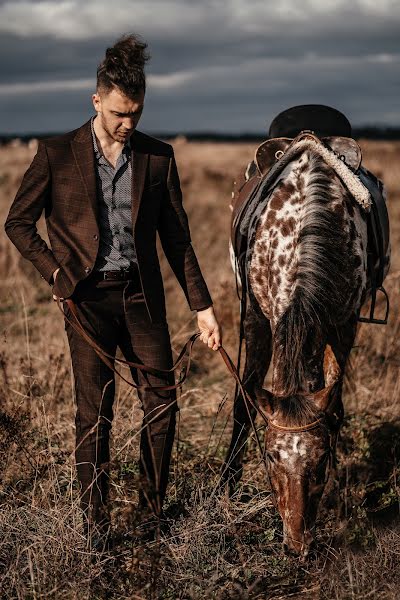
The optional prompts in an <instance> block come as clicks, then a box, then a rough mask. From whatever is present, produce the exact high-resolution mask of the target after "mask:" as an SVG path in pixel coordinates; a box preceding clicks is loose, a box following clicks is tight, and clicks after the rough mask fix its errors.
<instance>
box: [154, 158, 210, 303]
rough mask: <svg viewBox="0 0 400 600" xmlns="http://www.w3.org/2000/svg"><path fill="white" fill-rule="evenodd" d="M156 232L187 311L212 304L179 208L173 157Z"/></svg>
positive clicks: (187, 228)
mask: <svg viewBox="0 0 400 600" xmlns="http://www.w3.org/2000/svg"><path fill="white" fill-rule="evenodd" d="M158 232H159V235H160V240H161V245H162V247H163V250H164V253H165V255H166V257H167V260H168V262H169V264H170V265H171V268H172V270H173V272H174V273H175V276H176V278H177V279H178V281H179V283H180V285H181V287H182V289H183V291H184V293H185V296H186V298H187V301H188V303H189V306H190V308H191V310H203V309H205V308H208V307H209V306H211V305H212V300H211V296H210V294H209V292H208V289H207V285H206V282H205V281H204V278H203V276H202V274H201V271H200V267H199V264H198V262H197V258H196V255H195V253H194V250H193V247H192V244H191V239H190V231H189V223H188V218H187V215H186V212H185V210H184V208H183V205H182V192H181V186H180V182H179V175H178V170H177V167H176V162H175V157H174V155H173V154H172V156H171V158H170V163H169V169H168V178H167V190H166V193H165V195H164V197H163V200H162V206H161V211H160V218H159V223H158Z"/></svg>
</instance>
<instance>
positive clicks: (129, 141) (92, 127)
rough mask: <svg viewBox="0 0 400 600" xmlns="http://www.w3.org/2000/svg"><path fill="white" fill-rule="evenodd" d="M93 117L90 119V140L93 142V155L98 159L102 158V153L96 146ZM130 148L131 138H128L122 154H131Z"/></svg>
mask: <svg viewBox="0 0 400 600" xmlns="http://www.w3.org/2000/svg"><path fill="white" fill-rule="evenodd" d="M94 119H95V117H92V118H91V119H90V129H91V131H92V140H93V148H94V153H95V155H96V158H97V159H99V158H101V157H102V156H103V153H102V152H101V150H100V148H99V146H98V144H97V138H96V134H95V132H94V125H93V122H94ZM131 150H132V147H131V138H128V139H127V140H126V142H125V144H124V147H123V148H122V152H123V153H124V154H126V155H129V154H130V153H131Z"/></svg>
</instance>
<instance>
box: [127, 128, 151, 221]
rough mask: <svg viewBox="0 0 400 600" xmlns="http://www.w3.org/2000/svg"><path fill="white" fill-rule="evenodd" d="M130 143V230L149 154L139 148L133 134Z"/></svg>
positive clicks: (138, 206)
mask: <svg viewBox="0 0 400 600" xmlns="http://www.w3.org/2000/svg"><path fill="white" fill-rule="evenodd" d="M131 143H132V230H133V231H134V230H135V225H136V221H137V216H138V213H139V208H140V202H141V200H142V194H143V186H144V181H145V178H146V171H147V164H148V162H149V155H148V153H147V152H145V150H144V149H142V148H141V145H140V143H139V141H138V138H137V136H135V134H134V135H133V136H132V138H131Z"/></svg>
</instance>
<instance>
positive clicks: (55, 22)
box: [0, 0, 400, 132]
mask: <svg viewBox="0 0 400 600" xmlns="http://www.w3.org/2000/svg"><path fill="white" fill-rule="evenodd" d="M299 4H301V6H299ZM399 13H400V9H399V5H398V3H397V2H396V3H395V2H391V1H390V0H381V2H380V4H379V5H378V4H377V3H373V2H372V1H371V0H363V1H361V0H359V1H358V2H353V3H352V4H351V6H350V7H348V6H346V3H345V2H344V1H341V0H326V2H325V3H324V4H319V3H317V2H316V0H315V1H314V0H305V1H304V2H302V3H298V2H295V0H285V2H266V1H265V0H264V1H263V2H261V1H259V0H252V1H247V2H245V0H231V1H230V2H223V3H221V2H212V1H207V2H187V1H186V2H183V1H178V0H177V1H175V2H174V1H167V2H165V1H161V0H159V1H156V0H152V1H150V2H149V1H148V0H147V2H144V1H137V2H131V1H128V0H116V1H114V2H108V1H105V0H97V1H96V2H94V1H93V0H87V1H86V2H85V3H84V4H79V3H78V2H77V1H76V0H59V1H58V2H57V3H56V2H55V1H53V0H47V1H36V2H32V1H30V2H27V1H26V0H19V1H18V2H15V1H14V2H12V3H11V2H5V1H4V0H0V31H1V32H2V35H1V38H0V82H1V83H0V131H24V130H27V129H29V130H30V131H32V130H37V131H40V130H55V131H56V130H64V129H68V128H71V127H74V126H77V125H78V124H79V123H80V122H81V121H82V120H83V119H84V118H85V117H86V116H87V115H88V114H90V93H91V91H92V89H93V85H94V74H95V70H96V67H97V64H98V62H99V61H100V60H101V57H102V55H103V54H104V49H105V47H106V46H107V45H109V44H110V43H112V42H113V40H114V39H115V38H116V37H118V35H120V34H121V33H124V32H126V31H130V30H134V31H138V32H140V33H141V34H142V35H143V37H144V38H145V39H146V40H147V41H148V42H149V45H150V49H151V54H152V60H151V63H150V64H149V67H148V73H149V94H148V95H147V105H146V113H145V116H144V117H143V127H146V129H147V130H154V131H156V130H157V131H174V130H181V131H188V130H214V129H217V130H219V131H234V132H237V131H245V130H253V131H256V130H260V129H264V128H265V122H266V121H268V120H270V119H271V118H272V117H273V116H274V114H275V113H276V112H277V111H279V110H281V109H283V108H286V107H287V106H290V105H294V104H298V103H301V102H324V103H327V104H332V105H335V106H337V107H338V108H340V109H342V110H344V111H345V112H346V111H347V113H348V116H349V117H350V118H351V119H352V120H353V122H355V123H386V124H393V125H399V124H400V111H399V109H398V108H397V106H396V104H395V98H397V96H398V93H399V89H398V84H397V83H396V82H397V81H400V78H399V65H400V58H399V55H398V53H399V44H398V32H399V21H400V18H399ZM63 82H65V84H64V83H63Z"/></svg>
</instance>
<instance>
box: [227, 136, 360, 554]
mask: <svg viewBox="0 0 400 600" xmlns="http://www.w3.org/2000/svg"><path fill="white" fill-rule="evenodd" d="M327 139H328V138H326V140H327ZM326 140H325V142H324V140H321V139H320V138H319V137H318V136H315V135H313V134H312V133H310V132H308V131H307V132H301V133H300V134H299V135H298V136H297V137H296V138H295V139H294V140H292V139H290V140H286V141H283V142H282V139H280V140H270V142H271V143H270V147H269V149H268V148H267V149H265V148H264V150H263V152H264V154H262V153H260V152H258V153H256V158H255V161H254V162H253V164H251V165H250V171H251V169H253V170H254V169H255V166H257V167H258V168H259V169H258V170H259V173H258V175H259V182H258V184H257V190H256V195H255V196H254V193H253V201H252V202H249V203H247V213H248V214H247V217H248V218H250V224H249V223H248V240H247V250H246V253H245V262H244V267H243V268H242V273H241V274H242V278H243V279H245V280H246V282H242V283H243V284H244V283H246V286H245V290H246V291H247V294H248V301H247V308H246V315H245V318H244V322H243V332H244V341H245V349H246V360H245V365H244V371H243V376H242V380H243V382H244V390H242V392H240V393H238V394H237V395H236V398H235V402H234V411H233V412H234V424H233V431H232V438H231V443H230V446H229V449H228V453H227V456H226V459H225V462H224V465H223V468H222V482H223V484H228V486H229V490H230V493H231V494H232V493H233V491H234V490H235V487H236V484H237V483H238V482H239V481H240V478H241V476H242V470H243V456H244V451H245V445H246V440H247V438H248V436H249V433H250V429H251V427H254V424H253V420H254V418H255V415H256V412H257V411H258V412H260V413H261V414H262V416H263V418H264V420H265V421H266V423H267V427H266V433H265V449H266V453H265V457H264V458H265V462H266V467H267V470H268V477H269V481H270V485H271V488H272V493H273V497H274V499H275V503H276V506H277V509H278V511H279V513H280V516H281V519H282V521H283V546H284V549H285V551H286V552H287V553H294V554H296V555H300V556H302V557H303V558H306V557H307V555H308V554H309V552H310V549H311V547H312V545H313V543H314V541H315V524H316V518H317V511H318V506H319V503H320V499H321V497H322V494H323V491H324V487H325V484H326V482H327V478H328V476H329V467H330V465H332V463H333V459H334V453H335V445H336V439H337V435H338V432H339V430H340V426H341V424H342V421H343V415H344V411H343V402H342V388H343V378H344V375H345V371H346V364H347V363H348V358H349V354H350V351H351V348H352V346H353V343H354V339H355V335H356V330H357V322H358V318H359V314H360V309H361V307H362V305H363V303H364V302H365V300H366V298H367V295H368V289H369V282H368V269H367V258H368V257H367V253H368V249H367V246H368V228H367V214H368V211H369V210H370V195H369V193H368V190H366V188H365V187H364V186H363V185H362V184H361V182H360V179H359V178H358V177H357V176H356V175H355V173H354V171H355V169H354V168H351V167H349V165H348V164H346V160H347V162H348V163H350V162H351V160H354V153H353V155H352V158H351V157H350V156H349V155H347V156H346V152H345V153H344V155H340V154H339V152H337V151H335V149H334V148H333V147H332V144H330V145H329V144H328V143H327V142H326ZM352 141H354V140H352ZM282 143H283V144H284V145H285V147H284V148H282ZM354 143H355V142H354ZM267 144H268V142H267ZM356 145H357V144H356ZM271 148H272V151H273V155H272V157H271ZM277 148H278V149H277ZM353 149H354V148H353ZM336 150H337V149H336ZM271 158H272V162H274V160H275V165H273V166H272V168H271ZM262 160H264V163H263V164H262ZM357 160H358V159H357ZM360 161H361V159H360ZM280 163H282V164H280ZM277 164H278V165H279V167H277ZM353 166H354V165H353ZM358 166H359V165H358ZM273 169H275V171H276V172H275V173H274V174H273V177H271V176H270V175H271V171H272V170H273ZM277 169H278V170H277ZM247 179H249V168H248V175H247ZM250 179H251V173H250ZM253 187H254V186H253ZM249 214H250V217H249ZM271 363H272V389H271V390H266V389H264V388H263V383H264V378H265V376H266V373H267V371H268V369H269V366H270V364H271Z"/></svg>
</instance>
